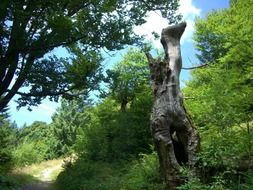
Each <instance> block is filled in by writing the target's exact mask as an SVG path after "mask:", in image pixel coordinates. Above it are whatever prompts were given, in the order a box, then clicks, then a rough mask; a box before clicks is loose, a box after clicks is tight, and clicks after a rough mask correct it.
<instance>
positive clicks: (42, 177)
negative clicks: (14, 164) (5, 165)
mask: <svg viewBox="0 0 253 190" xmlns="http://www.w3.org/2000/svg"><path fill="white" fill-rule="evenodd" d="M62 165H63V160H62V159H59V160H49V161H45V162H41V163H39V164H33V165H31V166H27V167H23V168H19V169H17V170H15V171H14V172H15V174H17V175H18V176H26V177H23V179H20V180H21V183H22V184H23V185H22V188H21V189H22V190H51V189H53V187H52V184H53V183H54V181H55V179H56V178H57V176H58V174H59V173H60V172H61V171H62V169H63V168H62Z"/></svg>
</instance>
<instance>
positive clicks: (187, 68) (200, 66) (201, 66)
mask: <svg viewBox="0 0 253 190" xmlns="http://www.w3.org/2000/svg"><path fill="white" fill-rule="evenodd" d="M207 66H209V64H203V65H198V66H194V67H183V68H182V69H184V70H193V69H199V68H203V67H207Z"/></svg>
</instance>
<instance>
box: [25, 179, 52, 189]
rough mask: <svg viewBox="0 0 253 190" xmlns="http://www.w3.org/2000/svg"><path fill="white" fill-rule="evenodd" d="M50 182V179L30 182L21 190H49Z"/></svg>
mask: <svg viewBox="0 0 253 190" xmlns="http://www.w3.org/2000/svg"><path fill="white" fill-rule="evenodd" d="M51 184H52V182H51V181H42V182H38V183H31V184H27V185H24V186H23V187H22V190H50V189H51V188H50V186H51Z"/></svg>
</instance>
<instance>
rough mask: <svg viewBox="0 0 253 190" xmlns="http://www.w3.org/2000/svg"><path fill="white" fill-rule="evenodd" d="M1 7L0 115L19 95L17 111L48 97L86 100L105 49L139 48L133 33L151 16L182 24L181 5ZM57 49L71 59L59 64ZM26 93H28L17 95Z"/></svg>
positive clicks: (80, 0) (79, 1)
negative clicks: (66, 51) (157, 13)
mask: <svg viewBox="0 0 253 190" xmlns="http://www.w3.org/2000/svg"><path fill="white" fill-rule="evenodd" d="M0 5H1V6H0V7H1V9H0V33H1V37H0V44H1V46H0V57H2V58H3V59H1V64H0V65H1V69H0V97H1V98H0V110H2V109H3V108H4V107H5V106H6V105H7V104H8V102H9V101H10V100H11V99H12V97H13V96H14V95H15V94H19V95H21V98H19V99H18V103H19V106H25V105H37V104H39V103H41V101H42V99H44V98H45V97H46V96H49V97H50V99H51V100H54V101H57V100H58V98H59V96H60V95H64V96H65V98H66V97H68V96H70V97H72V96H73V95H76V90H78V91H79V90H80V91H81V92H82V93H83V94H85V95H86V94H87V91H88V90H89V89H90V88H92V87H96V85H97V80H98V78H97V77H98V75H97V74H98V71H99V69H98V68H99V67H100V63H101V59H100V58H101V56H100V52H99V51H100V50H101V48H105V49H107V50H109V51H110V50H116V49H121V48H123V47H124V46H125V45H127V44H138V43H140V42H141V41H140V40H141V39H142V38H141V37H140V36H137V35H136V34H134V32H133V28H134V26H136V25H141V24H143V23H145V22H146V21H145V17H146V16H147V13H148V12H149V11H160V12H161V13H162V16H163V17H165V18H167V19H168V22H170V23H175V22H178V21H179V20H181V16H180V15H177V12H176V10H177V9H178V7H179V3H178V1H177V0H170V1H167V0H162V1H158V2H156V1H133V0H127V1H97V0H91V1H88V2H87V1H86V0H74V1H68V0H64V1H56V0H53V1H52V0H50V1H49V0H44V1H5V0H3V1H1V4H0ZM10 23H11V24H10ZM57 47H63V48H67V49H69V50H70V52H71V54H72V55H70V57H69V58H68V59H67V60H63V59H58V58H56V57H55V56H54V55H52V54H55V52H54V51H52V50H54V48H57ZM73 47H74V48H73ZM80 53H81V54H80ZM49 54H51V55H50V56H49ZM11 82H12V83H11ZM14 83H15V84H14ZM94 83H96V85H94ZM12 84H14V85H12ZM22 87H29V88H28V89H29V90H28V92H19V89H20V88H22Z"/></svg>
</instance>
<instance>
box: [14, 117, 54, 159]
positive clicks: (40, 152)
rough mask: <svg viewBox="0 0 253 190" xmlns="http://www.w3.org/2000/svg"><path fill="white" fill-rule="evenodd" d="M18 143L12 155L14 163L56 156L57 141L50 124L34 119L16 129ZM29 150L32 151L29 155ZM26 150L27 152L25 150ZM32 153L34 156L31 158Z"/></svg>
mask: <svg viewBox="0 0 253 190" xmlns="http://www.w3.org/2000/svg"><path fill="white" fill-rule="evenodd" d="M17 139H18V143H17V146H16V150H15V151H14V153H13V155H14V157H15V162H16V164H22V163H23V162H27V163H29V164H31V163H34V162H38V161H42V160H46V159H53V158H56V157H58V156H59V155H58V154H57V151H58V149H59V147H58V143H57V142H58V141H57V138H56V137H55V135H54V133H53V130H52V129H51V126H50V125H48V124H46V123H45V122H41V121H35V122H33V123H32V124H31V125H29V126H23V127H22V128H20V129H19V130H18V134H17ZM29 150H30V151H32V152H31V154H30V156H29ZM26 151H28V152H26ZM32 155H33V156H35V157H34V158H32Z"/></svg>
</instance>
